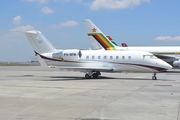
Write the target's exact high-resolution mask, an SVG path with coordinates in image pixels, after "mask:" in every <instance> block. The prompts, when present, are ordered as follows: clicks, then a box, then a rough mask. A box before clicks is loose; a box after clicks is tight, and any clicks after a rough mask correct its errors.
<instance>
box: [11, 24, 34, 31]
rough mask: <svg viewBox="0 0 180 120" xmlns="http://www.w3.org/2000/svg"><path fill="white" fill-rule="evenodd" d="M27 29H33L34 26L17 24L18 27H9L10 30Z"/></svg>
mask: <svg viewBox="0 0 180 120" xmlns="http://www.w3.org/2000/svg"><path fill="white" fill-rule="evenodd" d="M28 30H34V27H33V26H31V25H26V26H19V27H16V28H12V29H10V31H28Z"/></svg>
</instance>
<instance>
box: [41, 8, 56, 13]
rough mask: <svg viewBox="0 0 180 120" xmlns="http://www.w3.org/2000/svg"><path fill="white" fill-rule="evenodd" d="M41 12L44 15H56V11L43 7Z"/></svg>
mask: <svg viewBox="0 0 180 120" xmlns="http://www.w3.org/2000/svg"><path fill="white" fill-rule="evenodd" d="M41 12H42V13H44V14H50V13H54V11H53V10H52V9H50V8H48V7H43V8H42V9H41Z"/></svg>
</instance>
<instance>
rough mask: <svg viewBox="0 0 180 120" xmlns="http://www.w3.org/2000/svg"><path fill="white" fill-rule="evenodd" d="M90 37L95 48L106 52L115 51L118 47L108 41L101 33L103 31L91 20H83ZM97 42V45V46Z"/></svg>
mask: <svg viewBox="0 0 180 120" xmlns="http://www.w3.org/2000/svg"><path fill="white" fill-rule="evenodd" d="M83 22H84V25H85V28H86V30H87V33H88V36H89V38H90V41H91V44H92V45H93V47H96V48H98V47H99V49H101V48H104V49H105V50H115V49H116V46H115V45H114V44H113V43H112V42H111V41H110V40H108V38H107V37H106V36H105V35H104V34H103V33H102V32H101V30H100V29H99V28H98V27H97V26H96V25H95V24H94V23H93V22H92V21H91V20H89V19H85V20H83ZM95 41H96V43H98V45H97V44H95Z"/></svg>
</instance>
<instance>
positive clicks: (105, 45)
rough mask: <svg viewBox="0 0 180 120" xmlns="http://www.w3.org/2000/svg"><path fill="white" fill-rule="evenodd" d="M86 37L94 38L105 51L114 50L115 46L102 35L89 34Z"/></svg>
mask: <svg viewBox="0 0 180 120" xmlns="http://www.w3.org/2000/svg"><path fill="white" fill-rule="evenodd" d="M88 36H92V37H94V39H96V40H97V42H98V43H99V44H100V45H101V46H102V47H103V48H104V49H105V50H116V48H115V45H114V44H112V42H111V41H110V40H108V38H107V37H105V36H104V35H103V34H102V33H89V34H88Z"/></svg>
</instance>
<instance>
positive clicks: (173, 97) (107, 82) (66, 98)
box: [0, 66, 180, 120]
mask: <svg viewBox="0 0 180 120" xmlns="http://www.w3.org/2000/svg"><path fill="white" fill-rule="evenodd" d="M172 71H174V72H166V73H158V74H157V78H158V80H152V79H151V78H152V73H128V74H126V73H101V74H102V76H100V77H99V78H98V79H84V73H80V72H70V71H59V70H57V69H50V68H43V67H39V66H29V67H25V66H23V67H18V66H13V67H12V66H8V67H0V120H180V70H172Z"/></svg>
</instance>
